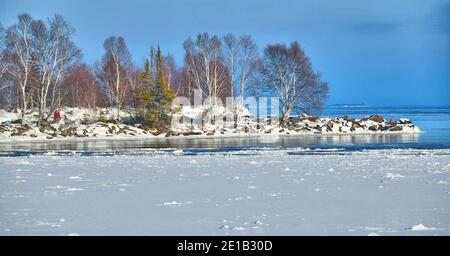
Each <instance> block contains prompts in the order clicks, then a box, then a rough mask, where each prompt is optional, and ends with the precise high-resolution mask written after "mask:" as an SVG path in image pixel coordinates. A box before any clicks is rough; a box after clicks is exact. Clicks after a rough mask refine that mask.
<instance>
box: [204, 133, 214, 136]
mask: <svg viewBox="0 0 450 256" xmlns="http://www.w3.org/2000/svg"><path fill="white" fill-rule="evenodd" d="M213 135H214V132H207V133H206V136H213Z"/></svg>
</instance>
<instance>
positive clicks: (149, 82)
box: [141, 46, 175, 128]
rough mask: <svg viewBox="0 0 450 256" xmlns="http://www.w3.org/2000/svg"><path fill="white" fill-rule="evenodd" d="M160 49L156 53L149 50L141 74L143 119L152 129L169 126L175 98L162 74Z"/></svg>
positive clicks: (164, 75)
mask: <svg viewBox="0 0 450 256" xmlns="http://www.w3.org/2000/svg"><path fill="white" fill-rule="evenodd" d="M163 67H164V63H163V59H162V54H161V49H160V47H159V46H158V50H157V52H156V56H155V51H154V49H153V47H152V48H151V49H150V60H148V59H147V60H146V63H145V66H144V72H142V74H141V80H142V85H143V98H144V106H145V109H146V114H145V119H146V120H147V121H148V123H149V124H150V125H151V126H152V127H154V128H163V127H166V126H167V125H169V121H170V112H171V104H172V100H173V99H174V98H175V94H174V92H173V91H172V90H171V88H170V86H169V83H168V82H167V79H166V74H165V72H164V68H163Z"/></svg>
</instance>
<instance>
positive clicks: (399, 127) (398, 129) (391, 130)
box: [389, 126, 403, 132]
mask: <svg viewBox="0 0 450 256" xmlns="http://www.w3.org/2000/svg"><path fill="white" fill-rule="evenodd" d="M401 130H403V127H401V126H394V127H391V128H389V131H390V132H398V131H401Z"/></svg>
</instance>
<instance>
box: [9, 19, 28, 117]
mask: <svg viewBox="0 0 450 256" xmlns="http://www.w3.org/2000/svg"><path fill="white" fill-rule="evenodd" d="M17 19H18V23H17V24H15V25H12V26H10V27H9V28H8V29H7V31H6V35H5V43H6V47H7V49H6V51H8V52H9V60H8V64H9V66H8V74H9V75H10V77H11V79H12V80H13V82H14V84H15V85H16V86H17V90H18V92H19V97H20V98H21V106H20V108H21V121H22V124H24V122H25V114H26V112H27V109H28V105H27V102H28V100H27V90H28V87H29V78H30V73H31V69H32V66H33V58H32V55H33V49H32V42H31V40H32V35H31V34H32V23H33V19H32V18H31V16H30V15H28V14H20V15H19V16H18V17H17Z"/></svg>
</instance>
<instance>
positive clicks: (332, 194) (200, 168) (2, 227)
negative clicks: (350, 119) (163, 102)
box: [0, 148, 450, 235]
mask: <svg viewBox="0 0 450 256" xmlns="http://www.w3.org/2000/svg"><path fill="white" fill-rule="evenodd" d="M449 154H450V150H446V149H442V150H411V149H410V150H406V149H389V150H370V151H348V150H345V149H344V150H340V149H325V150H307V149H303V148H291V149H258V150H251V149H248V150H235V151H226V152H214V151H212V152H208V151H202V152H196V153H195V154H190V153H188V154H186V152H184V151H181V150H174V149H162V150H157V149H147V150H133V151H124V152H122V153H119V152H114V153H101V152H98V153H95V152H93V153H90V154H79V153H77V152H70V151H68V152H62V153H52V152H50V153H49V154H37V155H26V156H17V157H1V158H0V161H1V165H0V181H1V184H2V186H1V190H0V195H1V198H0V207H1V209H0V234H2V235H22V234H23V235H26V234H27V235H28V234H39V235H41V234H52V235H68V234H71V233H76V234H80V235H100V234H107V235H135V234H139V235H228V234H232V235H369V234H370V235H376V234H378V235H450V184H449V183H450V175H449V174H450V157H449Z"/></svg>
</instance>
